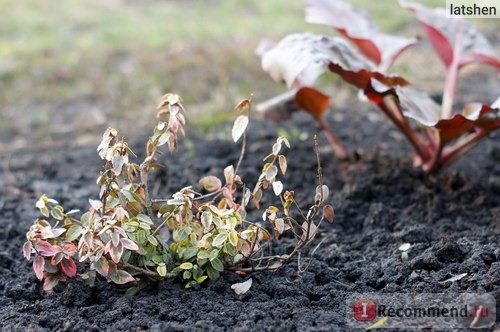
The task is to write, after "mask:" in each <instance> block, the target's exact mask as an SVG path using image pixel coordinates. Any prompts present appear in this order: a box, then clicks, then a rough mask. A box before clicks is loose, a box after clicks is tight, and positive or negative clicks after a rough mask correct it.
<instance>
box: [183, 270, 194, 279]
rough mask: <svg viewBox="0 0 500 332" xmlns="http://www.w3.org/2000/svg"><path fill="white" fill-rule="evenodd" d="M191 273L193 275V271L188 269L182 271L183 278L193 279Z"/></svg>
mask: <svg viewBox="0 0 500 332" xmlns="http://www.w3.org/2000/svg"><path fill="white" fill-rule="evenodd" d="M191 275H192V273H191V271H187V270H186V271H184V272H183V273H182V278H183V279H191Z"/></svg>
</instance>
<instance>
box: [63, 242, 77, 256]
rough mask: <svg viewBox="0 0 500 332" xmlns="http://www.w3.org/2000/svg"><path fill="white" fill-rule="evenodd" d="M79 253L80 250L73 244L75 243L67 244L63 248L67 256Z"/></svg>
mask: <svg viewBox="0 0 500 332" xmlns="http://www.w3.org/2000/svg"><path fill="white" fill-rule="evenodd" d="M77 251H78V248H77V247H76V246H75V245H74V244H73V243H66V244H65V245H64V246H63V252H64V254H66V255H67V256H72V255H73V254H75V253H76V252H77Z"/></svg>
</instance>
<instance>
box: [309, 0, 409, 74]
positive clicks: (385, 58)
mask: <svg viewBox="0 0 500 332" xmlns="http://www.w3.org/2000/svg"><path fill="white" fill-rule="evenodd" d="M306 4H307V7H306V21H307V22H309V23H316V24H324V25H328V26H331V27H333V28H334V29H335V30H337V31H338V32H339V33H341V34H342V35H343V36H345V37H346V38H348V39H350V40H351V41H352V42H353V43H354V44H356V46H357V47H358V49H359V50H360V51H361V52H362V53H363V54H364V55H365V56H367V57H368V58H370V59H371V60H372V61H374V62H375V63H376V64H377V65H378V68H379V69H380V70H381V71H385V70H387V69H388V68H389V67H390V65H391V64H392V63H393V62H394V61H395V60H396V58H397V57H398V56H399V55H400V54H401V53H402V52H403V51H404V50H405V49H407V48H408V47H410V46H411V45H413V44H415V43H416V42H417V39H416V38H403V37H398V36H391V35H387V34H383V33H381V32H380V31H379V30H378V27H377V26H376V25H375V23H374V22H373V21H372V19H371V18H370V16H369V15H368V13H367V12H365V11H364V10H360V9H358V8H355V7H354V6H352V5H351V4H350V3H348V2H346V1H343V0H307V1H306Z"/></svg>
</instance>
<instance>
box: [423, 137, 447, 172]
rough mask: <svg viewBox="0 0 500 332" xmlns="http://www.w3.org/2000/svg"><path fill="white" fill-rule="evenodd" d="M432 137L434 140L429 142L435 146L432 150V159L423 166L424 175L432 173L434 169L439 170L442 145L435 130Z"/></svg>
mask: <svg viewBox="0 0 500 332" xmlns="http://www.w3.org/2000/svg"><path fill="white" fill-rule="evenodd" d="M434 137H435V138H434V139H432V140H431V141H432V142H433V144H435V146H434V147H433V149H432V151H433V155H432V158H431V159H430V160H429V162H428V163H426V164H424V165H423V167H422V168H423V170H424V172H425V173H426V174H429V173H432V172H433V171H434V170H435V169H437V168H439V164H440V161H441V156H442V154H443V148H444V144H443V141H442V140H441V136H440V135H439V132H438V131H437V130H435V131H434Z"/></svg>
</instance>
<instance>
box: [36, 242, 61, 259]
mask: <svg viewBox="0 0 500 332" xmlns="http://www.w3.org/2000/svg"><path fill="white" fill-rule="evenodd" d="M35 250H36V251H37V252H38V254H40V255H42V256H45V257H50V256H53V255H55V254H56V253H57V252H58V250H57V248H56V247H55V246H53V245H51V244H50V243H48V242H47V241H43V240H39V241H36V242H35Z"/></svg>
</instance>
